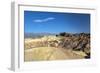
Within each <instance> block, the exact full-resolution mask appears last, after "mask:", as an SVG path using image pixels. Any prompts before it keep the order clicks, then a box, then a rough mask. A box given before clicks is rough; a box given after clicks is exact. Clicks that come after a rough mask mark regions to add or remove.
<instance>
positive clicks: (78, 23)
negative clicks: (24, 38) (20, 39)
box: [24, 11, 90, 33]
mask: <svg viewBox="0 0 100 73" xmlns="http://www.w3.org/2000/svg"><path fill="white" fill-rule="evenodd" d="M24 32H25V33H41V32H47V33H60V32H68V33H81V32H86V33H89V32H90V14H79V13H58V12H39V11H24Z"/></svg>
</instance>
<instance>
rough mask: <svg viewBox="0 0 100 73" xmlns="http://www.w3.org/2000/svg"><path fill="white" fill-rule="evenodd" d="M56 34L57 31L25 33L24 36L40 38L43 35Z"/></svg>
mask: <svg viewBox="0 0 100 73" xmlns="http://www.w3.org/2000/svg"><path fill="white" fill-rule="evenodd" d="M49 35H56V34H55V33H24V38H38V37H43V36H49Z"/></svg>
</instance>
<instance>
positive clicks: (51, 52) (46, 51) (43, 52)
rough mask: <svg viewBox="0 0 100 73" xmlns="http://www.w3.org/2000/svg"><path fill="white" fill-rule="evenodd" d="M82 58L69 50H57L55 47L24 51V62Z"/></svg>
mask: <svg viewBox="0 0 100 73" xmlns="http://www.w3.org/2000/svg"><path fill="white" fill-rule="evenodd" d="M82 58H84V56H82V55H79V54H77V53H74V52H73V51H71V50H66V51H64V49H59V48H55V47H38V48H33V49H26V50H25V61H42V60H64V59H82Z"/></svg>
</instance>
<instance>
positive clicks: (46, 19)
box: [33, 17, 55, 23]
mask: <svg viewBox="0 0 100 73" xmlns="http://www.w3.org/2000/svg"><path fill="white" fill-rule="evenodd" d="M54 19H55V18H54V17H48V18H45V19H35V20H33V22H37V23H41V22H47V21H51V20H54Z"/></svg>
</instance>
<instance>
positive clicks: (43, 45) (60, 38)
mask: <svg viewBox="0 0 100 73" xmlns="http://www.w3.org/2000/svg"><path fill="white" fill-rule="evenodd" d="M24 46H25V61H38V60H64V59H84V58H90V34H87V33H79V34H69V33H60V34H59V35H56V36H43V37H41V38H35V39H34V38H27V39H25V45H24Z"/></svg>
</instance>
